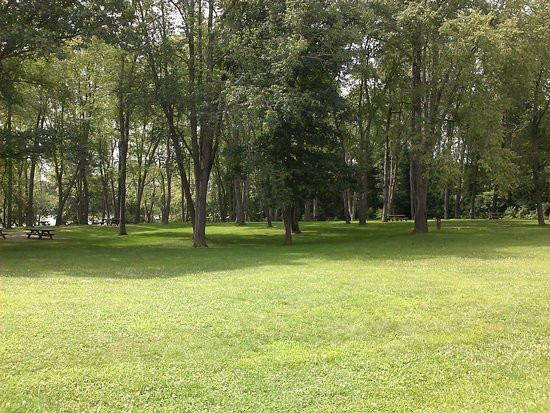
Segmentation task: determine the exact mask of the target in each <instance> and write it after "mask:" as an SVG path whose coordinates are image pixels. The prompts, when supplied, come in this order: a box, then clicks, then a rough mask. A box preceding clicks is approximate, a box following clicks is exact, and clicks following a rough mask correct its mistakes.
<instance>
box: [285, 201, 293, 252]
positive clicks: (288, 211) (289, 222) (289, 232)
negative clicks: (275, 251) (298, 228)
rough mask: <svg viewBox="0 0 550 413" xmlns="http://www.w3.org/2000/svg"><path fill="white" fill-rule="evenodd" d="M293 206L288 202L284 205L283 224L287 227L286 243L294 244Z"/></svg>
mask: <svg viewBox="0 0 550 413" xmlns="http://www.w3.org/2000/svg"><path fill="white" fill-rule="evenodd" d="M293 212H294V211H293V210H292V206H291V205H289V204H287V205H284V206H283V224H284V227H285V245H292V219H293V218H292V217H293Z"/></svg>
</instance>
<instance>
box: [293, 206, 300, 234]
mask: <svg viewBox="0 0 550 413" xmlns="http://www.w3.org/2000/svg"><path fill="white" fill-rule="evenodd" d="M291 210H292V211H291V218H292V219H291V229H292V233H293V234H301V233H302V231H301V230H300V207H299V206H298V204H292V207H291Z"/></svg>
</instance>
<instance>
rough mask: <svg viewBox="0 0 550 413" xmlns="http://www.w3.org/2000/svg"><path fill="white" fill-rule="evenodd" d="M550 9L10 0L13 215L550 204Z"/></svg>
mask: <svg viewBox="0 0 550 413" xmlns="http://www.w3.org/2000/svg"><path fill="white" fill-rule="evenodd" d="M549 21H550V3H549V2H548V1H546V0H545V1H538V0H507V1H505V0H501V1H489V0H453V1H439V0H410V1H398V0H370V1H367V0H356V1H350V0H308V1H305V2H304V1H291V0H282V1H275V2H273V1H265V0H248V1H246V2H244V1H240V0H132V1H108V0H104V1H87V0H70V1H63V2H58V1H49V0H47V1H46V0H20V1H12V0H4V1H1V2H0V200H1V201H0V203H1V205H0V208H1V211H0V217H1V219H2V224H3V225H4V226H6V227H11V226H12V225H25V224H26V225H32V224H33V223H34V222H35V221H36V220H37V218H38V217H40V216H45V215H54V216H55V217H56V223H57V224H59V225H60V224H62V223H64V222H67V221H71V222H76V223H78V224H81V225H87V224H89V223H91V222H93V221H94V220H97V219H100V218H106V217H115V218H119V219H120V227H119V233H120V234H121V235H123V234H126V227H125V224H126V222H136V223H139V222H142V221H147V222H151V221H155V220H160V221H162V222H164V223H168V222H170V221H176V220H181V221H189V222H191V224H192V227H193V243H194V245H195V246H197V247H202V246H206V225H207V222H208V221H233V222H236V223H237V224H240V225H243V224H245V223H246V222H247V221H255V220H265V221H266V222H267V225H268V226H271V224H272V221H273V220H282V221H283V223H284V228H285V234H286V236H285V241H286V243H291V240H292V234H293V233H299V232H300V226H299V221H300V220H313V219H317V220H324V219H330V218H340V219H344V220H346V222H352V221H355V220H357V221H358V223H359V224H365V223H366V221H367V220H369V219H382V220H387V219H388V218H389V217H390V216H391V215H393V214H403V215H407V216H410V217H411V218H413V219H414V229H415V231H416V232H420V233H422V232H426V231H427V230H428V226H427V219H428V217H432V216H438V217H441V218H445V219H448V218H461V217H470V218H476V217H486V216H488V214H490V213H504V214H506V215H507V216H510V217H531V216H532V217H533V218H536V219H537V220H538V223H539V224H540V225H544V221H545V214H547V213H549V212H550V202H549V201H550V199H549V195H550V188H549V179H548V177H549V168H550V166H549V164H548V160H549V151H550V136H549V127H550V120H549V119H550V116H549V115H548V112H549V106H550V47H549V45H550V30H548V22H549Z"/></svg>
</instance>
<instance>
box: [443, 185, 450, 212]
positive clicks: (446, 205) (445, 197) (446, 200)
mask: <svg viewBox="0 0 550 413" xmlns="http://www.w3.org/2000/svg"><path fill="white" fill-rule="evenodd" d="M449 198H450V195H449V184H445V194H444V195H443V219H449Z"/></svg>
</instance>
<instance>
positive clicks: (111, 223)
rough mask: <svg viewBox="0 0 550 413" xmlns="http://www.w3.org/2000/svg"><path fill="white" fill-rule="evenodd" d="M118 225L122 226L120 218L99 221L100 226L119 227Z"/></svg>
mask: <svg viewBox="0 0 550 413" xmlns="http://www.w3.org/2000/svg"><path fill="white" fill-rule="evenodd" d="M118 224H120V219H118V218H102V219H101V221H99V225H107V226H118Z"/></svg>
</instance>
